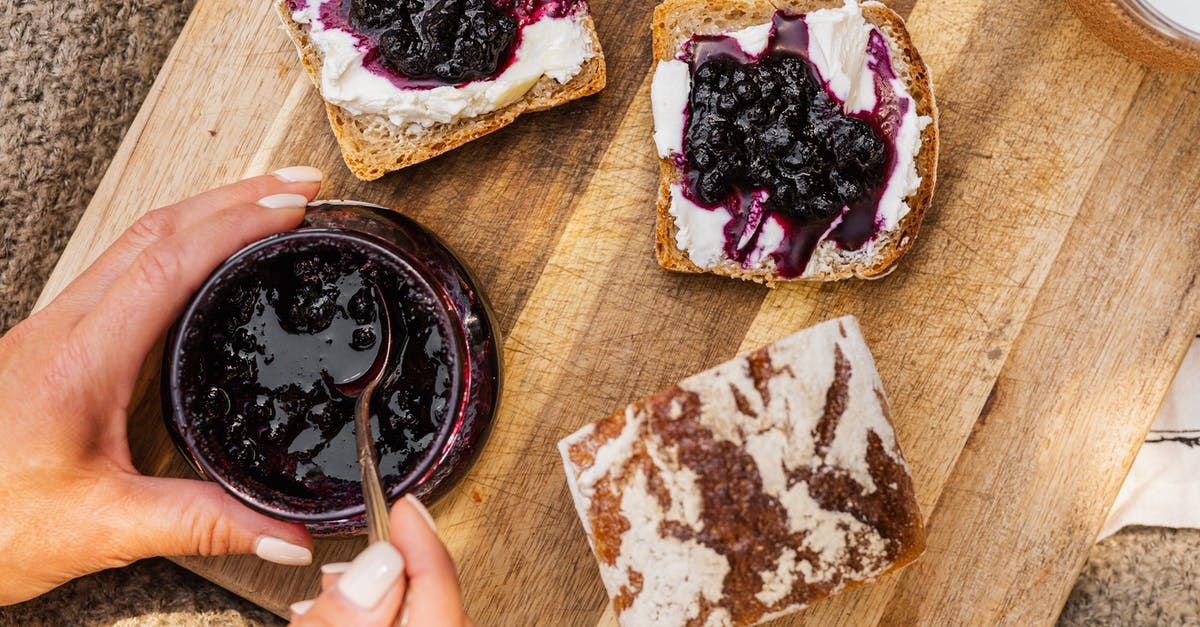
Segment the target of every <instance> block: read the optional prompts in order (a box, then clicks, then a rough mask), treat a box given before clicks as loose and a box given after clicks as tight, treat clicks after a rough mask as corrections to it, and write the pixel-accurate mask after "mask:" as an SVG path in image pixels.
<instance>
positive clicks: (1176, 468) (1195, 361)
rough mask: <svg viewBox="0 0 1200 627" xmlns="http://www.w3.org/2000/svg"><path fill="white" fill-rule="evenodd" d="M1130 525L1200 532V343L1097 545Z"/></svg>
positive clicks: (1160, 414)
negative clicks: (1188, 528)
mask: <svg viewBox="0 0 1200 627" xmlns="http://www.w3.org/2000/svg"><path fill="white" fill-rule="evenodd" d="M1126 525H1145V526H1149V527H1191V528H1200V339H1197V340H1196V341H1195V342H1193V343H1192V347H1191V348H1190V349H1188V353H1187V356H1186V357H1184V359H1183V366H1181V367H1180V369H1179V374H1178V375H1176V376H1175V382H1174V383H1172V384H1171V390H1170V391H1169V392H1167V398H1166V399H1165V400H1164V401H1163V404H1162V408H1161V409H1160V410H1159V412H1158V417H1156V418H1155V419H1154V425H1153V426H1151V427H1150V434H1149V435H1148V436H1146V443H1145V444H1143V445H1142V450H1141V451H1139V452H1138V454H1137V457H1136V458H1135V459H1134V461H1133V467H1132V468H1131V469H1130V471H1129V476H1128V477H1126V478H1125V483H1124V485H1122V486H1121V492H1120V493H1119V494H1118V495H1117V501H1116V503H1113V508H1112V510H1111V511H1110V512H1109V513H1108V520H1107V521H1105V523H1104V528H1103V529H1101V530H1100V537H1099V538H1097V540H1103V539H1104V538H1107V537H1108V536H1110V535H1112V534H1114V533H1116V532H1117V531H1119V530H1120V529H1121V528H1122V527H1124V526H1126Z"/></svg>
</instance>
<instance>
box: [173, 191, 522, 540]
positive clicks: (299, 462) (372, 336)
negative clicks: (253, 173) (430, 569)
mask: <svg viewBox="0 0 1200 627" xmlns="http://www.w3.org/2000/svg"><path fill="white" fill-rule="evenodd" d="M382 307H386V308H387V310H386V314H387V315H383V314H384V311H383V310H382V309H381V308H382ZM384 321H388V323H389V328H388V329H383V328H382V327H381V325H382V324H384V323H385V322H384ZM493 321H494V316H493V315H492V313H491V311H490V309H489V307H488V305H487V302H486V300H485V298H484V296H483V294H482V293H481V292H480V291H479V290H478V288H477V287H476V286H475V283H474V281H473V280H472V279H471V277H470V274H469V272H468V271H467V270H466V268H465V267H464V266H463V265H462V263H461V262H459V261H458V259H457V258H456V257H454V255H453V254H452V253H451V252H450V251H449V250H448V249H447V248H446V247H445V245H443V244H442V243H441V242H440V241H438V240H437V238H435V237H434V236H433V235H431V234H430V233H429V232H428V231H426V230H425V229H423V228H422V227H421V226H420V225H418V224H417V223H416V222H413V221H412V220H410V219H408V218H406V217H404V216H402V215H399V214H396V213H393V212H390V211H388V210H386V209H383V208H380V207H376V206H373V205H366V204H362V203H351V202H345V201H330V202H323V203H314V204H313V205H312V206H311V207H310V208H309V212H308V215H307V218H306V220H305V223H304V224H303V225H302V226H301V227H300V228H299V229H297V230H295V231H290V232H287V233H282V234H279V235H274V236H271V237H268V238H265V239H263V240H260V241H258V242H255V243H254V244H251V245H250V246H247V247H246V248H244V249H242V250H241V251H239V252H238V253H236V254H235V255H234V256H232V257H230V258H229V260H227V261H226V262H225V263H224V264H223V265H222V266H221V267H219V268H218V269H217V270H216V271H215V272H214V273H213V274H212V276H211V277H209V279H208V280H207V281H206V282H205V284H204V285H203V286H202V287H201V288H200V291H199V292H197V294H196V296H195V297H194V298H193V299H192V302H191V303H190V304H189V305H188V307H187V309H186V310H185V312H184V314H183V316H182V317H181V318H180V320H179V322H178V323H177V324H176V325H175V327H174V328H173V329H172V331H171V333H170V335H169V336H168V338H167V345H166V349H165V351H166V354H165V355H164V359H163V364H164V365H163V370H164V372H163V404H164V415H165V419H166V423H167V429H168V431H169V432H170V433H171V435H172V437H173V438H174V439H175V441H176V443H177V444H178V445H179V448H180V450H182V451H183V452H184V454H185V455H186V456H187V458H188V460H189V462H190V463H191V464H192V466H193V467H194V468H195V469H196V470H197V471H198V472H200V473H201V474H202V475H204V476H207V477H209V478H211V479H213V480H215V481H217V482H218V483H220V484H221V485H222V486H223V487H225V489H226V490H228V491H229V492H230V493H231V494H233V495H234V496H235V497H237V498H238V499H240V500H241V501H242V502H244V503H246V504H247V505H249V506H251V507H253V508H254V509H256V510H258V511H261V512H263V513H265V514H268V515H271V516H275V517H277V518H281V519H284V520H289V521H295V522H301V523H304V524H306V525H308V526H309V528H310V529H311V530H312V531H313V532H314V533H318V534H342V533H352V532H355V531H358V530H361V529H362V528H363V523H364V506H363V502H362V493H361V488H360V486H359V472H360V471H359V464H358V454H357V446H356V443H355V434H354V404H355V400H354V398H353V397H350V396H347V395H346V394H344V393H343V391H344V390H345V389H346V386H347V385H348V384H351V385H352V384H353V382H355V381H359V380H361V379H362V378H363V375H364V374H365V373H366V372H367V371H368V370H370V368H371V366H372V364H373V363H374V362H375V359H376V356H377V355H378V351H379V348H380V340H381V339H382V337H383V334H384V333H385V332H386V333H390V334H391V337H392V342H393V358H392V360H391V361H390V362H389V364H388V368H389V372H388V375H387V377H386V378H385V382H384V383H383V384H382V385H381V386H380V388H379V389H378V390H377V392H376V395H375V398H374V401H373V403H372V408H371V427H372V434H373V436H374V440H375V448H376V454H377V457H378V460H379V471H380V475H381V478H382V480H383V485H384V490H385V491H386V492H387V495H388V498H389V500H394V499H396V498H399V497H400V496H402V495H404V494H407V493H412V494H414V495H416V496H417V497H419V498H421V499H422V500H424V501H426V502H431V501H432V500H433V499H436V498H437V497H438V496H440V495H441V494H444V493H445V492H446V491H447V490H448V489H450V487H452V486H453V484H454V483H455V482H456V481H457V480H458V479H459V478H461V476H462V475H463V474H464V473H465V472H466V470H467V469H468V467H469V466H470V464H471V463H472V462H473V461H474V459H475V457H476V456H477V455H478V453H479V451H480V449H481V448H482V446H483V444H484V441H485V440H486V438H487V434H488V431H489V428H490V425H491V420H492V417H493V414H494V412H495V409H496V405H497V402H498V398H499V393H500V352H499V349H498V342H499V339H498V338H499V334H498V332H497V330H496V329H495V328H494V322H493Z"/></svg>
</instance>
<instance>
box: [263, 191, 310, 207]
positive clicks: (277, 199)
mask: <svg viewBox="0 0 1200 627" xmlns="http://www.w3.org/2000/svg"><path fill="white" fill-rule="evenodd" d="M258 206H260V207H266V208H267V209H299V208H302V207H307V206H308V199H307V198H305V197H304V196H301V195H300V194H275V195H274V196H267V197H266V198H263V199H261V200H259V201H258Z"/></svg>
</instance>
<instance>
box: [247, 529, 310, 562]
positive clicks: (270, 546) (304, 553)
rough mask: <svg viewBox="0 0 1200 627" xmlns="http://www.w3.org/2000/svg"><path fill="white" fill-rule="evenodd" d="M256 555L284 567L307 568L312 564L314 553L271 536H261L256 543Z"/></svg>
mask: <svg viewBox="0 0 1200 627" xmlns="http://www.w3.org/2000/svg"><path fill="white" fill-rule="evenodd" d="M254 554H255V555H257V556H259V557H261V558H262V559H264V560H266V561H268V562H273V563H275V564H283V565H284V566H307V565H308V564H311V563H312V551H310V550H308V549H306V548H304V547H302V546H300V545H298V544H292V543H291V542H287V541H285V540H280V539H279V538H272V537H271V536H259V537H258V540H256V541H255V542H254Z"/></svg>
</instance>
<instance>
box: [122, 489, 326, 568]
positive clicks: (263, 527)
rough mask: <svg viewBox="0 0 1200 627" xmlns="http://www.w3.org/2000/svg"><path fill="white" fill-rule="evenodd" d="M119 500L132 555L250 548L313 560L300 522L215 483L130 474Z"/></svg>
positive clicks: (282, 560)
mask: <svg viewBox="0 0 1200 627" xmlns="http://www.w3.org/2000/svg"><path fill="white" fill-rule="evenodd" d="M124 491H125V494H124V495H123V496H125V498H124V499H122V501H121V502H123V503H125V504H126V505H127V509H126V510H125V511H124V512H122V514H121V515H122V516H123V517H124V518H125V519H126V520H128V521H130V522H129V524H130V525H131V527H132V528H130V529H127V530H126V533H124V534H122V535H123V536H124V537H125V538H126V541H125V542H124V544H126V546H125V549H126V552H127V554H128V555H129V557H131V558H132V559H135V560H136V559H142V558H146V557H155V556H163V555H227V554H238V553H255V554H257V555H258V556H259V557H260V558H262V559H264V560H266V561H268V562H274V563H276V564H284V565H287V566H304V565H307V564H310V563H312V546H313V544H312V537H311V536H309V534H308V531H307V530H306V529H305V528H304V526H303V525H299V524H295V523H286V522H283V521H280V520H275V519H274V518H271V517H269V516H265V515H263V514H259V513H257V512H255V511H253V510H251V509H250V508H249V507H246V506H245V505H243V504H241V503H239V502H238V501H237V500H236V499H234V498H233V497H232V496H230V495H229V494H227V493H226V492H225V491H224V490H222V489H221V487H220V486H219V485H217V484H215V483H211V482H207V481H195V480H190V479H164V478H160V477H145V476H131V477H130V478H129V480H128V483H127V485H126V486H125V490H124Z"/></svg>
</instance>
